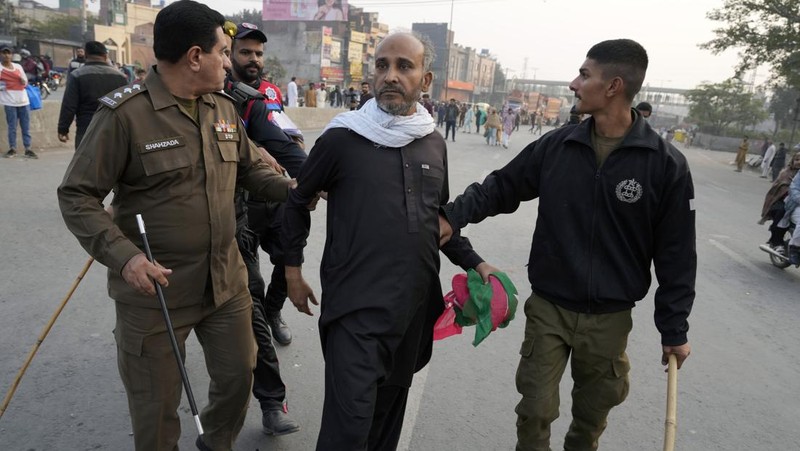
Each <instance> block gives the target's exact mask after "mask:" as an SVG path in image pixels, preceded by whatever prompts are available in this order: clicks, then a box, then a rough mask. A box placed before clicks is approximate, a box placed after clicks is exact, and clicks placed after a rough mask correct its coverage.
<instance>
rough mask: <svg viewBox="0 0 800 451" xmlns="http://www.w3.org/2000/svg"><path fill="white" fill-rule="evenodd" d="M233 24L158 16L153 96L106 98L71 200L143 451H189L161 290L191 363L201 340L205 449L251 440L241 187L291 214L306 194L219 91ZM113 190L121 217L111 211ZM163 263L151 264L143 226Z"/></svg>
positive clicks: (66, 213)
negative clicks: (294, 195) (102, 273)
mask: <svg viewBox="0 0 800 451" xmlns="http://www.w3.org/2000/svg"><path fill="white" fill-rule="evenodd" d="M224 23H225V18H224V17H223V16H222V15H221V14H220V13H218V12H217V11H214V10H212V9H210V8H209V7H208V6H206V5H203V4H200V3H197V2H194V1H191V0H179V1H177V2H174V3H172V4H170V5H168V6H167V7H165V8H164V9H162V10H161V11H159V13H158V15H157V16H156V20H155V23H154V26H153V51H154V53H155V56H156V60H157V65H156V66H153V67H152V68H151V69H150V71H149V73H148V75H147V77H146V78H145V80H144V83H143V84H141V85H139V84H133V85H130V86H125V87H122V88H119V89H117V90H115V91H113V92H110V93H108V94H107V95H105V96H103V97H102V98H101V99H100V105H101V106H100V108H99V109H98V111H97V112H96V113H95V115H94V118H93V119H92V122H91V124H90V125H89V128H88V129H87V130H86V134H85V135H84V137H83V141H81V144H80V146H78V149H77V151H76V152H75V156H74V158H73V159H72V162H71V163H70V165H69V167H68V168H67V172H66V174H65V176H64V180H63V182H62V183H61V186H59V188H58V199H59V206H60V208H61V213H62V215H63V217H64V220H65V222H66V224H67V226H68V228H69V229H70V231H71V232H72V233H73V234H75V236H76V237H77V238H78V241H79V242H80V243H81V245H82V246H83V247H84V249H86V251H87V252H89V253H90V254H91V255H92V256H93V257H94V258H95V259H96V260H97V261H98V262H100V263H102V264H104V265H106V266H107V267H108V269H109V271H108V290H109V295H110V296H111V297H112V298H113V299H114V301H115V303H114V306H115V308H116V318H117V320H116V326H115V328H114V337H115V339H116V343H117V362H118V366H119V372H120V376H121V378H122V382H123V385H124V386H125V391H126V393H127V395H128V407H129V410H130V417H131V423H132V427H133V440H134V445H135V447H136V450H137V451H174V450H176V449H178V441H179V439H180V431H181V428H180V426H181V423H180V417H179V415H178V407H179V406H180V401H181V393H182V389H181V376H180V372H179V371H178V366H177V365H176V362H175V357H174V356H173V354H172V350H171V346H170V342H169V338H168V333H167V329H166V325H165V322H164V320H163V318H162V317H161V313H160V311H159V302H158V300H157V297H156V295H155V289H154V285H153V282H154V281H155V282H156V283H158V284H160V285H161V286H162V287H163V289H164V296H165V298H166V302H167V307H168V309H169V313H170V317H171V320H172V324H173V326H174V330H175V335H176V337H177V339H178V343H179V347H180V350H181V351H184V349H185V342H186V339H187V338H188V337H189V335H190V334H191V332H194V334H195V335H196V336H197V338H198V341H199V342H200V345H201V346H202V348H203V354H204V357H205V362H206V369H207V370H208V374H209V377H210V383H209V390H208V405H207V406H206V407H205V408H204V409H203V411H202V412H201V413H200V421H201V423H202V426H203V429H204V431H205V432H204V434H203V435H202V437H198V439H197V442H196V444H197V446H198V448H200V449H201V450H206V449H212V450H214V451H229V450H231V449H232V447H233V443H234V441H235V439H236V436H237V435H238V433H239V431H240V430H241V428H242V425H243V423H244V419H245V415H246V413H247V408H248V404H249V400H250V387H251V385H252V380H253V368H254V367H255V357H256V350H255V344H254V343H255V341H254V339H253V331H252V328H251V316H252V304H253V303H252V300H251V298H250V294H249V292H248V290H247V270H246V269H245V266H244V263H243V261H242V257H241V254H240V253H239V250H238V248H237V247H236V244H235V236H234V234H235V229H236V224H235V219H234V204H233V193H234V190H235V188H236V186H237V184H238V185H240V186H244V187H245V188H247V189H248V190H249V191H250V192H253V193H257V194H258V195H260V196H264V197H267V198H270V199H272V200H276V201H280V200H283V199H285V198H286V197H287V195H288V190H289V187H290V186H292V185H293V183H292V182H291V181H290V180H289V179H287V178H285V177H283V176H281V175H280V174H278V173H276V172H275V171H274V170H273V169H272V168H270V167H269V166H268V165H267V164H266V163H265V162H264V161H263V160H262V159H261V158H260V156H259V154H258V151H257V150H256V147H255V146H254V145H253V144H252V143H251V141H250V140H249V139H247V135H246V134H245V132H244V130H243V127H242V126H241V123H240V119H239V115H238V114H237V112H236V109H235V107H234V104H233V102H232V101H231V99H230V98H229V97H228V96H226V95H225V94H223V93H220V92H219V91H221V90H222V88H223V87H224V84H225V83H224V82H225V71H226V69H230V66H231V63H230V59H229V58H228V40H227V39H226V38H225V34H224V32H223V27H222V25H223V24H224ZM112 189H113V190H114V192H115V194H114V200H113V203H112V206H113V208H114V216H113V218H112V217H110V216H109V214H108V213H106V212H105V211H104V210H103V201H104V199H105V197H106V196H107V195H108V193H109V192H110V191H111V190H112ZM138 213H141V214H142V216H143V219H144V221H145V222H146V223H147V228H148V230H147V232H148V238H149V241H150V247H151V249H152V252H153V256H154V257H155V259H156V261H157V263H151V262H149V261H148V260H147V258H146V257H145V256H144V254H143V253H142V251H141V249H142V248H143V246H142V244H143V243H142V239H141V237H140V235H139V232H138V230H137V224H136V218H135V215H136V214H138Z"/></svg>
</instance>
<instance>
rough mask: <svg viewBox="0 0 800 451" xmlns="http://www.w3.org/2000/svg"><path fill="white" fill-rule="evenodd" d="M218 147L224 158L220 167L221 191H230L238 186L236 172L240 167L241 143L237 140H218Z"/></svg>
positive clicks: (219, 186) (219, 187)
mask: <svg viewBox="0 0 800 451" xmlns="http://www.w3.org/2000/svg"><path fill="white" fill-rule="evenodd" d="M217 148H218V149H219V155H220V158H221V160H222V162H221V164H220V167H219V183H218V184H217V186H218V189H219V190H220V191H230V190H233V189H235V188H236V174H237V171H238V168H239V165H238V163H239V143H238V142H236V141H218V142H217Z"/></svg>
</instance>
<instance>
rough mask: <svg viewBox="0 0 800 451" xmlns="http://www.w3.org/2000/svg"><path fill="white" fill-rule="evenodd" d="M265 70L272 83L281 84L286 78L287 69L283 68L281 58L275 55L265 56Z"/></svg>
mask: <svg viewBox="0 0 800 451" xmlns="http://www.w3.org/2000/svg"><path fill="white" fill-rule="evenodd" d="M264 70H265V71H267V74H268V77H269V79H270V81H271V82H272V83H275V84H279V83H281V82H282V81H283V79H284V78H286V69H284V68H283V65H282V64H281V62H280V60H279V59H278V57H277V56H275V55H270V56H267V57H265V58H264Z"/></svg>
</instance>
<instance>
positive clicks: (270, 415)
mask: <svg viewBox="0 0 800 451" xmlns="http://www.w3.org/2000/svg"><path fill="white" fill-rule="evenodd" d="M261 425H262V426H264V433H265V434H267V435H273V436H276V437H277V436H279V435H286V434H291V433H293V432H297V431H299V430H300V425H299V424H297V422H296V421H294V420H293V419H292V418H291V417H290V416H289V413H288V412H286V410H285V408H278V409H273V410H267V411H265V412H264V415H263V416H262V417H261Z"/></svg>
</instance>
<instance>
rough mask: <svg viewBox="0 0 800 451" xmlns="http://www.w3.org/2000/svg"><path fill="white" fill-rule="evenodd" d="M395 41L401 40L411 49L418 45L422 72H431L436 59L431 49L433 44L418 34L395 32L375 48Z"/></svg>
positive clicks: (433, 50) (434, 51)
mask: <svg viewBox="0 0 800 451" xmlns="http://www.w3.org/2000/svg"><path fill="white" fill-rule="evenodd" d="M395 39H400V40H403V41H404V42H405V43H406V44H407V45H410V46H412V47H413V46H415V45H419V46H420V49H421V51H422V70H423V71H425V72H428V71H429V70H431V65H432V64H433V61H434V60H435V59H436V50H435V49H434V47H433V43H432V42H431V40H430V39H429V38H428V37H427V36H425V35H422V34H419V33H408V32H395V33H392V34H390V35H389V36H387V37H386V38H384V39H383V41H381V42H380V44H378V47H377V48H380V47H381V45H383V43H384V42H387V41H389V42H391V41H392V40H395ZM415 43H416V44H415ZM376 52H377V49H376Z"/></svg>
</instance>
